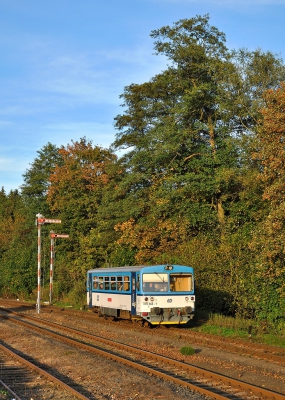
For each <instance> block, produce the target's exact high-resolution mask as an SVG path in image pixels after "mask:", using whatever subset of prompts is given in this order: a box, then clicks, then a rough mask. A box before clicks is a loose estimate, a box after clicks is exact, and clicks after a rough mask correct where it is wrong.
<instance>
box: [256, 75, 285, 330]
mask: <svg viewBox="0 0 285 400" xmlns="http://www.w3.org/2000/svg"><path fill="white" fill-rule="evenodd" d="M264 99H265V102H266V107H265V108H263V109H262V111H261V112H262V116H263V118H262V120H261V123H260V127H259V130H258V137H259V150H258V151H257V152H256V153H255V158H258V159H259V160H260V161H261V165H262V171H261V173H260V176H259V178H260V179H261V181H262V182H263V184H264V193H263V199H264V200H265V201H266V202H268V204H269V213H268V215H267V217H266V218H265V219H264V220H263V221H262V223H260V224H259V225H258V226H257V228H256V230H255V232H254V236H253V240H252V243H251V247H252V249H253V250H254V251H255V253H256V262H255V269H256V271H255V276H256V280H255V291H254V300H255V307H256V313H257V315H258V316H259V318H264V319H268V320H269V321H271V322H272V321H275V322H276V321H277V320H278V318H283V319H284V314H285V296H284V289H285V251H284V233H285V219H284V215H285V203H284V194H285V178H284V175H285V174H284V172H285V148H284V142H285V83H281V85H280V88H278V89H277V90H269V91H267V92H265V94H264Z"/></svg>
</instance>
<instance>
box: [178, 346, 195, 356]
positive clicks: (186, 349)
mask: <svg viewBox="0 0 285 400" xmlns="http://www.w3.org/2000/svg"><path fill="white" fill-rule="evenodd" d="M180 353H181V354H183V356H192V354H195V350H194V349H193V348H192V347H191V346H184V347H181V349H180Z"/></svg>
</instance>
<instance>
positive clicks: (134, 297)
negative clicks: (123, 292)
mask: <svg viewBox="0 0 285 400" xmlns="http://www.w3.org/2000/svg"><path fill="white" fill-rule="evenodd" d="M131 279H132V288H131V290H132V304H131V314H132V315H136V313H137V311H136V308H137V292H136V273H135V272H132V277H131Z"/></svg>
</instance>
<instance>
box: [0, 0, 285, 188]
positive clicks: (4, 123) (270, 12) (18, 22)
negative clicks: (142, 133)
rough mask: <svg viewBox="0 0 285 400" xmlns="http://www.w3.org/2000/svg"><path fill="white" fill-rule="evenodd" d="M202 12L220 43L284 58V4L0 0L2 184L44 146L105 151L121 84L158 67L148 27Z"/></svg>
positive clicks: (14, 184)
mask: <svg viewBox="0 0 285 400" xmlns="http://www.w3.org/2000/svg"><path fill="white" fill-rule="evenodd" d="M205 14H209V15H210V24H211V25H214V26H216V27H217V28H218V29H219V30H221V31H223V32H224V33H225V34H226V37H227V46H228V48H230V49H238V48H242V47H244V48H248V49H249V50H254V49H256V48H261V49H262V50H264V51H267V50H269V51H272V52H274V53H276V54H279V55H280V56H281V57H282V58H283V59H284V60H285V40H284V36H285V35H284V32H285V28H284V20H285V0H104V1H101V0H48V1H46V0H25V1H23V0H0V52H1V56H0V87H1V89H0V189H1V187H4V189H5V191H6V193H7V194H8V193H9V191H10V190H14V189H18V188H19V186H20V185H21V184H22V183H23V177H22V174H23V173H24V172H25V171H26V170H27V169H28V168H29V167H30V164H31V163H32V162H33V160H34V159H35V158H36V157H37V151H38V150H40V149H41V148H42V147H43V146H44V145H46V144H47V143H48V142H51V143H53V144H55V145H58V146H61V145H63V146H66V145H67V144H68V143H71V140H74V141H76V140H79V139H80V138H81V137H83V136H85V137H86V138H87V139H90V140H92V142H93V144H94V145H99V146H102V147H109V145H110V144H111V143H112V142H113V141H114V139H115V133H116V132H115V129H114V127H113V121H114V117H115V116H116V115H117V114H119V113H121V112H122V111H123V109H122V108H121V107H120V104H121V100H120V98H119V96H120V94H122V93H123V90H124V87H125V86H127V85H130V84H131V83H143V82H146V81H148V80H149V79H150V78H151V77H153V76H154V75H155V74H157V73H159V72H160V71H162V70H164V69H165V67H166V63H165V60H164V59H163V58H161V57H158V56H155V55H153V41H152V39H151V38H150V36H149V35H150V33H151V31H152V30H154V29H159V28H161V27H162V26H165V25H172V24H173V23H174V22H176V21H178V20H180V19H183V18H192V17H195V16H196V15H205Z"/></svg>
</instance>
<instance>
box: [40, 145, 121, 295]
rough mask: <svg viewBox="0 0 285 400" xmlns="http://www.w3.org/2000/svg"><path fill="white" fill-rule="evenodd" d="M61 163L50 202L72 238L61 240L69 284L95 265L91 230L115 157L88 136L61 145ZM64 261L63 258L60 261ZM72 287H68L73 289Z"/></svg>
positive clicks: (53, 178)
mask: <svg viewBox="0 0 285 400" xmlns="http://www.w3.org/2000/svg"><path fill="white" fill-rule="evenodd" d="M59 153H60V155H61V157H62V164H61V165H56V166H55V168H54V171H53V173H52V175H51V177H50V181H51V184H50V186H49V189H48V195H47V201H48V204H49V205H50V207H51V210H52V212H53V213H54V214H55V215H57V216H58V217H60V218H61V220H62V224H61V229H62V230H63V231H64V232H65V233H67V234H69V236H70V239H68V240H67V241H66V242H63V241H62V242H61V243H58V245H57V248H58V249H59V250H62V255H60V254H59V256H58V257H59V258H58V260H59V262H60V263H61V268H64V271H65V268H66V264H67V262H68V264H69V266H68V271H65V272H66V275H67V276H70V277H71V279H70V280H69V285H70V287H72V285H73V283H74V281H75V280H77V279H78V278H79V277H80V280H82V279H84V277H85V273H86V270H87V269H88V268H91V267H92V266H93V267H94V263H95V262H96V257H97V256H96V254H97V253H96V251H97V250H96V248H94V247H93V245H92V240H91V239H90V232H91V231H92V230H93V229H95V228H96V226H97V223H98V222H97V212H98V207H99V205H100V204H101V200H102V190H103V188H104V187H105V186H106V185H107V184H108V182H109V179H110V176H111V174H112V167H113V165H114V164H115V162H116V156H115V155H114V154H113V153H112V152H110V151H109V150H107V149H102V148H100V147H98V146H95V147H93V145H92V142H91V141H88V140H87V139H86V138H81V139H80V141H76V142H73V141H72V143H71V144H69V145H67V146H66V147H63V146H62V147H61V148H60V150H59ZM60 260H61V261H60ZM70 287H69V288H70Z"/></svg>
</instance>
